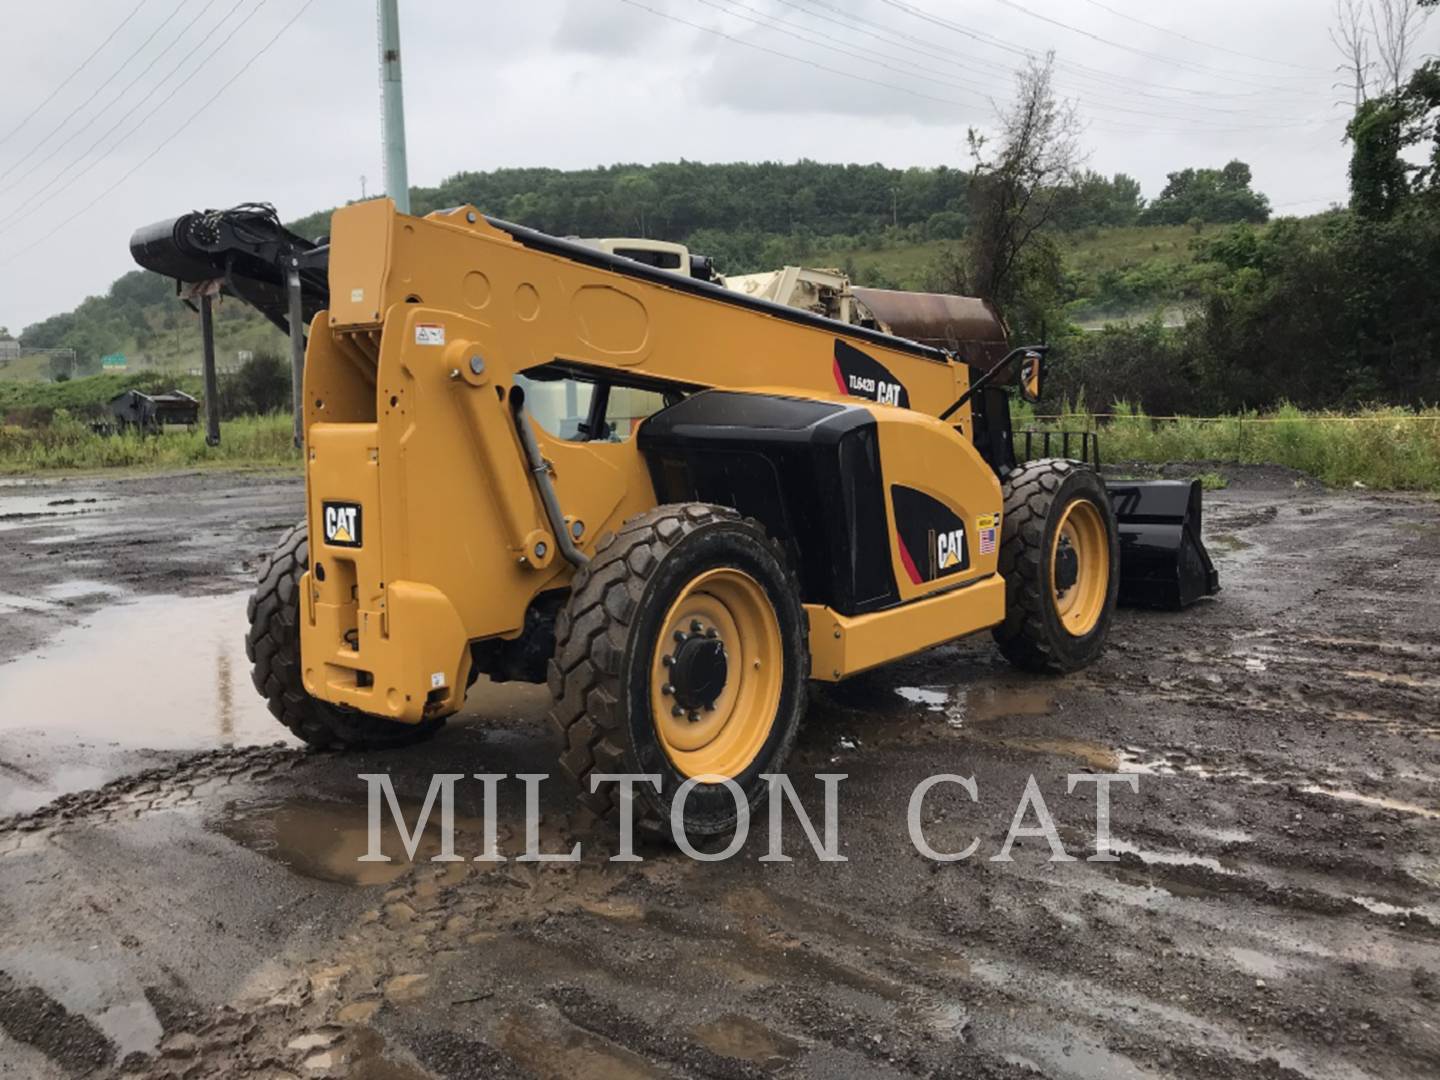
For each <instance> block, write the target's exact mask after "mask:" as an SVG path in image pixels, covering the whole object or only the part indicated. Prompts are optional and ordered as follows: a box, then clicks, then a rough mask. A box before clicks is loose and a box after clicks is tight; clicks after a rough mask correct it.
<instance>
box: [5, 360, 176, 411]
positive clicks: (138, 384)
mask: <svg viewBox="0 0 1440 1080" xmlns="http://www.w3.org/2000/svg"><path fill="white" fill-rule="evenodd" d="M131 387H135V388H138V389H140V390H144V391H147V392H155V391H163V390H171V389H180V390H184V391H186V392H187V393H190V394H193V395H195V396H197V397H198V396H199V395H200V392H201V381H200V379H199V377H198V376H194V375H179V376H172V375H166V374H163V373H161V372H153V371H143V372H130V373H127V374H125V375H90V376H87V377H85V378H81V379H70V380H69V381H67V382H58V383H52V382H0V418H3V417H4V416H6V415H7V414H9V413H12V412H18V411H22V410H28V409H69V410H71V411H72V412H74V413H77V414H78V413H83V414H86V415H90V414H94V415H99V413H100V411H101V410H103V408H104V406H105V404H106V402H108V401H109V400H110V399H111V398H113V397H114V396H115V395H116V394H118V393H120V392H121V391H122V390H129V389H130V388H131Z"/></svg>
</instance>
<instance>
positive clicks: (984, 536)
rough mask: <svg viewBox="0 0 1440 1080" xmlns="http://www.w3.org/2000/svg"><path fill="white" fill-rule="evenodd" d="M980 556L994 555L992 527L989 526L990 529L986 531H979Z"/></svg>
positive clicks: (993, 531) (993, 532)
mask: <svg viewBox="0 0 1440 1080" xmlns="http://www.w3.org/2000/svg"><path fill="white" fill-rule="evenodd" d="M980 554H981V555H994V554H995V528H994V526H991V527H990V528H988V529H981V530H980Z"/></svg>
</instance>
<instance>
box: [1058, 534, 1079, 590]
mask: <svg viewBox="0 0 1440 1080" xmlns="http://www.w3.org/2000/svg"><path fill="white" fill-rule="evenodd" d="M1079 580H1080V556H1079V555H1077V554H1076V553H1075V548H1074V545H1072V544H1071V543H1070V540H1069V538H1068V537H1061V538H1060V544H1059V546H1058V547H1057V548H1056V549H1055V591H1056V592H1062V593H1063V592H1066V591H1068V590H1069V589H1070V588H1072V587H1073V586H1074V584H1075V582H1077V581H1079Z"/></svg>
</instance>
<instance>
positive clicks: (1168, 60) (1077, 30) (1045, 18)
mask: <svg viewBox="0 0 1440 1080" xmlns="http://www.w3.org/2000/svg"><path fill="white" fill-rule="evenodd" d="M887 2H889V0H887ZM995 2H996V3H998V4H1003V5H1004V6H1005V7H1008V8H1011V9H1012V10H1014V11H1018V12H1020V13H1021V14H1022V15H1028V16H1030V18H1032V19H1039V20H1040V21H1041V22H1044V23H1049V24H1050V25H1051V26H1058V27H1060V28H1061V29H1062V30H1068V31H1070V32H1071V33H1072V34H1079V35H1080V36H1081V37H1085V38H1089V39H1090V40H1091V41H1095V42H1098V43H1100V44H1101V45H1108V46H1109V47H1110V48H1112V49H1120V50H1121V51H1122V52H1128V53H1132V54H1134V55H1135V56H1142V57H1144V58H1145V59H1147V60H1158V61H1159V62H1161V63H1163V64H1172V65H1174V66H1176V67H1181V68H1187V69H1189V70H1191V71H1196V72H1199V73H1202V74H1205V75H1219V76H1222V77H1225V78H1232V79H1234V78H1241V79H1253V78H1254V76H1253V75H1252V74H1251V73H1249V72H1243V71H1232V70H1228V69H1225V68H1212V67H1207V66H1205V65H1204V64H1197V63H1195V62H1194V61H1191V60H1183V59H1181V58H1180V57H1178V56H1167V55H1165V54H1164V53H1155V52H1150V51H1148V50H1146V49H1140V48H1136V47H1135V46H1134V45H1126V44H1125V43H1124V42H1121V41H1112V40H1111V39H1110V38H1107V37H1104V36H1102V35H1100V34H1097V33H1095V32H1094V31H1091V30H1086V29H1085V28H1084V27H1080V26H1075V25H1073V24H1071V23H1067V22H1065V21H1064V20H1063V19H1057V18H1054V17H1053V16H1050V15H1045V14H1042V13H1041V12H1038V11H1034V10H1032V9H1031V8H1028V7H1026V6H1025V5H1024V4H1021V3H1018V2H1017V0H995ZM1264 77H1265V78H1276V79H1314V78H1318V77H1319V76H1309V75H1278V74H1277V75H1272V76H1264Z"/></svg>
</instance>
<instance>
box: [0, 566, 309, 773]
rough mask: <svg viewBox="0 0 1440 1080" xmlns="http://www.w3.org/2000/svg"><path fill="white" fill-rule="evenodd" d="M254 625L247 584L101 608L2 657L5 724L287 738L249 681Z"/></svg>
mask: <svg viewBox="0 0 1440 1080" xmlns="http://www.w3.org/2000/svg"><path fill="white" fill-rule="evenodd" d="M102 585H103V583H100V582H94V583H85V582H67V583H65V584H64V585H63V586H61V587H60V588H61V595H64V594H65V593H66V592H69V591H71V590H82V591H83V590H86V589H97V588H100V587H101V586H102ZM3 603H4V599H3V598H0V604H3ZM245 629H246V622H245V594H243V593H242V594H234V595H226V596H206V597H173V596H157V597H145V598H142V599H138V600H134V601H131V602H127V603H116V604H113V605H111V606H109V607H105V608H102V609H100V610H99V611H97V612H95V613H94V614H92V615H90V616H87V617H86V619H85V620H84V622H82V623H81V624H79V625H77V626H72V627H69V628H67V629H65V630H62V631H61V632H60V633H59V634H57V635H56V636H55V637H54V638H52V639H51V640H50V641H48V642H47V643H46V644H45V646H44V647H43V648H41V649H40V650H38V651H37V652H34V653H31V654H30V655H28V656H23V657H20V658H19V659H17V660H13V661H11V662H10V663H8V664H4V665H0V733H7V734H8V733H11V732H19V731H27V732H31V733H38V734H40V735H43V737H44V738H45V739H46V740H47V741H53V740H69V741H72V742H73V741H90V742H94V743H99V744H102V745H109V746H118V747H124V748H130V747H134V748H146V749H166V750H171V749H174V750H180V749H200V748H206V747H212V746H232V745H241V744H253V743H266V742H273V741H275V740H277V739H282V738H288V735H287V733H286V732H285V729H284V728H282V727H281V726H280V725H279V724H278V723H276V721H275V719H274V717H272V716H271V715H270V713H269V712H268V711H267V710H266V708H265V703H264V702H263V701H262V700H261V699H260V697H259V695H258V694H256V693H255V690H254V687H253V686H251V684H250V662H249V661H248V660H247V659H246V657H245Z"/></svg>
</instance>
